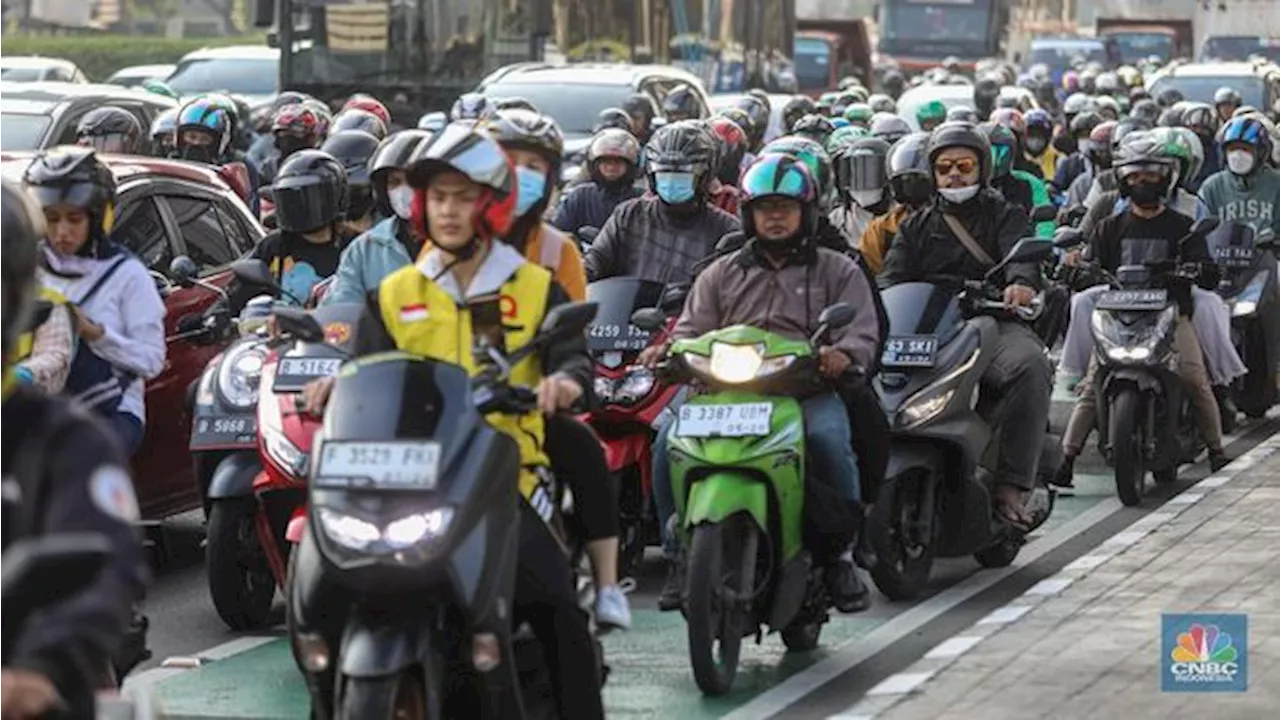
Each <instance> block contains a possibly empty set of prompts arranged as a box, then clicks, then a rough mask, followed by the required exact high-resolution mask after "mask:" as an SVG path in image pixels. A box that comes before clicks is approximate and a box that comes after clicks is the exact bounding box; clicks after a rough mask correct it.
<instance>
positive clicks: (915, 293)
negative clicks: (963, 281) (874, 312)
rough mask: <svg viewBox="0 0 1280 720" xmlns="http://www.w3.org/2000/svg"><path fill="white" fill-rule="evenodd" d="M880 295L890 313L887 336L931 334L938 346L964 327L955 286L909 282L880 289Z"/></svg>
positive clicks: (948, 340)
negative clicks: (936, 340)
mask: <svg viewBox="0 0 1280 720" xmlns="http://www.w3.org/2000/svg"><path fill="white" fill-rule="evenodd" d="M880 298H881V300H883V301H884V309H885V313H886V314H887V315H888V316H889V334H890V336H893V337H909V336H915V335H932V336H934V337H936V338H937V339H938V347H941V346H943V345H946V344H947V343H948V342H950V341H951V340H952V338H954V337H955V336H956V334H957V333H959V332H960V329H961V328H962V327H964V315H963V313H961V312H960V301H959V298H958V297H957V295H956V291H955V289H954V288H947V287H943V286H941V285H934V284H932V283H923V282H909V283H902V284H900V285H894V286H893V287H889V288H886V289H884V290H882V291H881V293H880Z"/></svg>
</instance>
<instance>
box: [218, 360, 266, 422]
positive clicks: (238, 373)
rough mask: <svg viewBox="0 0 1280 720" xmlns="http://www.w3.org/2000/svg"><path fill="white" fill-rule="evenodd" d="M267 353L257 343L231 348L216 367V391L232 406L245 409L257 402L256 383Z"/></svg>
mask: <svg viewBox="0 0 1280 720" xmlns="http://www.w3.org/2000/svg"><path fill="white" fill-rule="evenodd" d="M266 360H267V353H266V352H265V351H264V350H263V349H262V348H261V347H260V346H258V345H254V344H244V345H239V346H236V347H233V348H231V349H230V350H228V351H227V354H226V355H225V356H224V357H223V359H222V365H220V366H219V367H218V392H219V393H220V394H221V395H222V399H223V400H225V401H226V403H227V404H228V405H231V406H232V407H237V408H242V409H247V408H250V407H252V406H253V405H254V403H256V402H258V385H259V384H260V383H261V382H262V366H263V364H265V363H266Z"/></svg>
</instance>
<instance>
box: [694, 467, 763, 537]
mask: <svg viewBox="0 0 1280 720" xmlns="http://www.w3.org/2000/svg"><path fill="white" fill-rule="evenodd" d="M739 512H745V513H747V514H748V515H750V516H751V517H752V519H754V520H755V521H756V524H757V525H759V526H760V530H761V532H764V533H765V534H768V532H769V489H768V485H766V484H765V483H763V482H760V481H758V480H756V479H755V478H751V477H748V476H746V475H744V474H742V473H733V472H718V473H712V474H710V475H708V476H706V477H704V478H702V479H701V480H699V481H697V482H695V483H694V484H693V486H692V487H691V488H689V498H688V500H686V501H685V513H684V526H685V527H686V528H692V527H694V526H696V525H700V524H702V523H707V522H710V523H718V522H723V521H724V520H725V518H727V517H729V516H730V515H734V514H736V513H739Z"/></svg>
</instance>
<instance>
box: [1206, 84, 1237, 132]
mask: <svg viewBox="0 0 1280 720" xmlns="http://www.w3.org/2000/svg"><path fill="white" fill-rule="evenodd" d="M1241 105H1244V98H1243V97H1241V96H1240V92H1239V91H1238V90H1236V89H1235V88H1233V87H1231V86H1229V85H1224V86H1222V87H1220V88H1218V89H1217V90H1215V91H1213V109H1214V110H1217V111H1218V120H1219V122H1222V123H1226V122H1227V121H1228V120H1230V119H1231V118H1232V117H1233V116H1235V113H1236V109H1237V108H1239V107H1240V106H1241Z"/></svg>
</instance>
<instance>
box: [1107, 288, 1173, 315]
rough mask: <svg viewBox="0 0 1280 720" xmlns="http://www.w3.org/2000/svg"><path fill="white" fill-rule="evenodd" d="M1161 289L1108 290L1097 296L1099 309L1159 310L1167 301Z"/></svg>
mask: <svg viewBox="0 0 1280 720" xmlns="http://www.w3.org/2000/svg"><path fill="white" fill-rule="evenodd" d="M1168 298H1169V292H1168V291H1167V290H1163V289H1147V290H1108V291H1107V292H1104V293H1102V295H1100V296H1099V297H1098V304H1097V308H1098V309H1099V310H1160V309H1162V308H1164V306H1165V304H1166V303H1167V302H1168Z"/></svg>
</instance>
